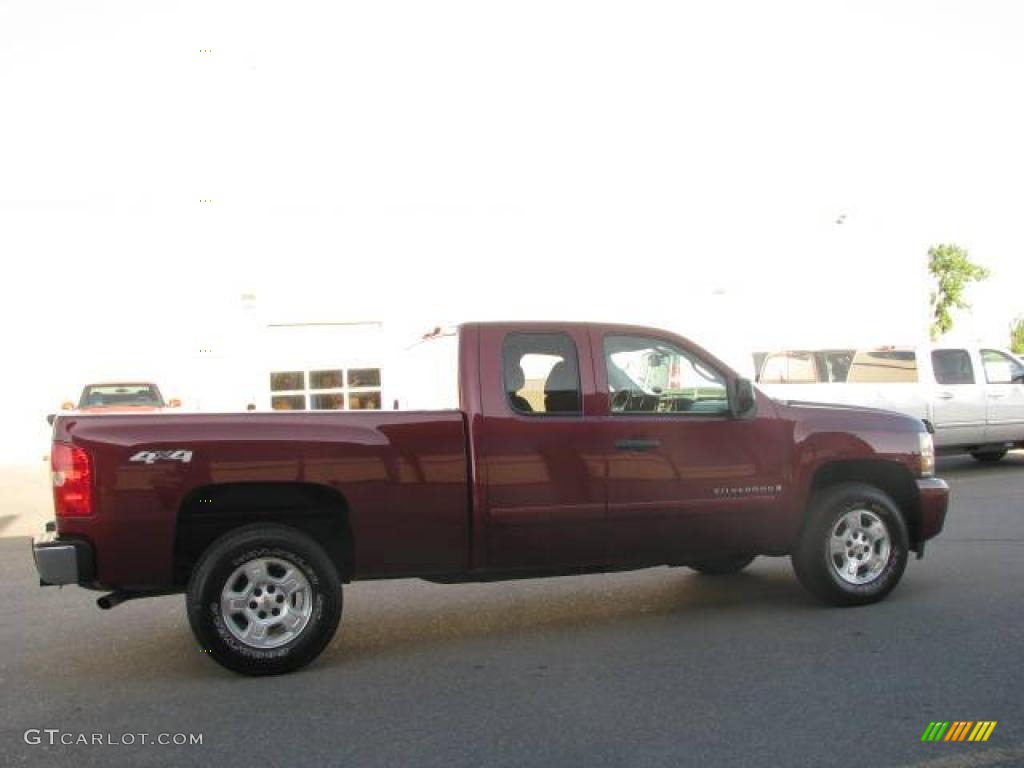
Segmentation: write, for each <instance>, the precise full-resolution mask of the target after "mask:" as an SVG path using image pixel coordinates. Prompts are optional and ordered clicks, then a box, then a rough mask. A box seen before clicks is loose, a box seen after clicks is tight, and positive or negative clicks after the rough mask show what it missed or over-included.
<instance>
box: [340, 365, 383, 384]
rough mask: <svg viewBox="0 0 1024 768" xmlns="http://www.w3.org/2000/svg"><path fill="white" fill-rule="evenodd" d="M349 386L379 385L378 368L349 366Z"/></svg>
mask: <svg viewBox="0 0 1024 768" xmlns="http://www.w3.org/2000/svg"><path fill="white" fill-rule="evenodd" d="M348 385H349V386H350V387H380V368H351V369H349V372H348Z"/></svg>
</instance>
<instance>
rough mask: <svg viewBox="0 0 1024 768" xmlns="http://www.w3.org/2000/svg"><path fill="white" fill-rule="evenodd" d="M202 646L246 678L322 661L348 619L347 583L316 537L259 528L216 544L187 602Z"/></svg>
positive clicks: (198, 570)
mask: <svg viewBox="0 0 1024 768" xmlns="http://www.w3.org/2000/svg"><path fill="white" fill-rule="evenodd" d="M186 601H187V602H186V606H187V610H188V618H189V623H190V624H191V625H192V631H193V633H194V634H195V637H196V640H198V641H199V644H200V646H201V647H202V649H203V650H204V651H206V652H208V653H209V654H210V655H211V656H212V657H213V658H214V660H215V661H217V662H218V663H219V664H221V665H222V666H224V667H227V668H228V669H230V670H233V671H235V672H240V673H242V674H245V675H276V674H280V673H283V672H291V671H293V670H295V669H298V668H299V667H302V666H305V665H306V664H308V663H309V662H311V661H312V660H313V659H315V658H316V657H317V656H318V655H319V654H320V652H321V651H322V650H323V649H324V648H325V647H326V645H327V644H328V643H329V642H330V641H331V638H332V637H333V636H334V633H335V631H336V629H337V627H338V621H339V620H340V618H341V582H340V579H339V578H338V572H337V569H336V568H335V567H334V563H333V562H331V559H330V558H329V557H328V556H327V554H326V553H325V552H324V551H323V549H322V548H321V547H320V545H319V544H317V543H316V541H314V540H313V539H312V538H310V537H309V536H307V535H306V534H305V533H303V532H301V531H297V530H295V529H294V528H288V527H286V526H283V525H266V524H257V525H249V526H245V527H243V528H239V529H238V530H236V531H232V532H230V533H227V534H225V535H224V536H222V537H221V538H220V539H218V540H217V541H215V542H214V543H213V544H211V545H210V547H209V549H207V550H206V552H205V553H204V554H203V556H202V558H201V559H200V560H199V563H198V565H197V566H196V568H195V571H193V574H192V578H191V579H190V581H189V585H188V592H187V597H186Z"/></svg>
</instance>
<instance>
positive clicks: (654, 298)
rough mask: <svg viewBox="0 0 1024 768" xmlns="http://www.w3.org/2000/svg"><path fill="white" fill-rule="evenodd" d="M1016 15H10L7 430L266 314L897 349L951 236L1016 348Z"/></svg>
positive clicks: (828, 6) (64, 7)
mask: <svg viewBox="0 0 1024 768" xmlns="http://www.w3.org/2000/svg"><path fill="white" fill-rule="evenodd" d="M1022 11H1024V5H1022V4H1020V3H1018V2H1012V1H1010V2H1003V3H995V2H978V1H977V0H970V1H967V0H964V1H963V2H891V1H884V2H863V1H858V2H849V3H841V2H826V1H825V0H813V1H811V2H802V3H795V2H771V3H766V2H760V1H750V2H716V3H681V2H665V3H654V2H635V3H609V2H585V3H567V2H558V1H557V0H543V2H518V3H504V4H495V3H480V2H472V1H471V2H464V3H456V2H444V1H443V0H442V1H439V2H431V3H423V2H405V3H402V2H374V3H351V2H323V3H286V4H282V3H280V2H274V3H268V2H253V1H252V0H246V2H211V1H209V0H206V1H205V2H179V1H178V0H175V2H163V3H149V2H147V3H139V2H129V1H124V2H106V3H100V2H74V3H71V2H46V3H39V2H31V0H16V1H14V2H10V1H8V2H3V3H2V4H0V108H2V110H3V112H2V120H0V147H2V149H0V254H2V257H3V262H4V267H5V270H4V272H5V275H6V279H5V280H4V281H3V283H2V284H0V322H2V323H3V328H4V341H5V346H6V348H7V351H8V365H7V366H5V368H6V370H7V375H6V376H4V377H3V380H2V382H0V396H2V402H3V403H4V405H3V406H2V408H0V419H6V420H7V421H8V422H9V423H10V424H12V425H13V424H14V422H15V421H17V424H18V425H23V424H27V423H29V421H31V422H32V423H35V421H36V420H38V419H40V418H41V414H42V413H44V412H45V410H46V409H47V408H52V405H51V404H50V403H51V401H53V400H59V399H61V398H62V397H65V396H67V395H69V394H72V393H74V392H75V391H77V389H78V388H79V387H80V386H81V383H82V381H81V378H82V376H85V375H86V374H85V373H84V371H86V370H88V371H90V373H89V375H90V376H91V375H93V374H92V373H91V372H92V371H94V370H96V369H98V368H104V369H106V368H109V369H110V370H114V369H117V370H118V371H120V370H124V369H127V368H131V367H132V366H135V367H136V369H137V368H138V367H139V366H140V365H141V363H140V362H139V361H140V360H141V359H145V358H146V357H150V358H154V359H160V360H163V361H167V360H174V359H177V358H178V357H183V356H187V355H189V354H192V353H193V350H195V349H196V348H198V347H202V346H217V345H218V343H224V340H225V339H227V338H229V337H230V333H231V331H230V326H231V323H233V322H236V316H237V314H238V305H239V301H238V297H239V294H241V293H242V292H245V291H251V292H254V293H255V294H256V295H257V296H258V297H259V302H260V305H261V308H262V309H264V310H266V311H270V312H271V313H272V314H274V315H275V316H287V317H288V318H290V319H298V320H308V319H323V318H330V319H334V320H350V319H367V318H370V319H384V320H388V321H397V322H402V323H408V324H409V325H424V326H425V325H432V324H434V323H435V322H436V321H439V320H440V321H444V320H455V319H464V318H491V317H497V316H505V317H510V318H527V317H529V318H536V317H544V316H546V317H573V318H594V319H606V318H607V319H618V320H626V321H634V322H652V323H653V322H656V323H660V324H663V325H667V326H669V327H672V328H673V329H674V330H677V331H680V332H682V333H684V334H688V335H692V336H694V337H695V338H697V339H699V340H703V341H705V342H706V343H707V345H708V346H709V347H711V348H713V349H714V348H715V347H716V344H722V345H726V346H736V345H749V346H750V347H755V348H756V347H764V346H782V345H786V344H789V343H818V340H819V339H820V340H821V342H822V343H826V342H827V340H835V341H841V342H843V343H851V342H853V343H856V342H857V341H859V340H861V339H863V340H864V341H868V340H869V339H870V340H871V341H877V340H881V339H883V338H884V339H893V340H899V341H905V340H908V339H912V338H916V337H917V336H919V335H920V334H921V333H922V332H923V328H924V300H925V293H926V289H925V286H924V264H925V251H926V249H927V247H928V245H929V244H932V243H937V242H943V241H953V242H957V243H961V244H963V245H965V246H966V247H968V248H969V249H970V253H971V256H972V258H974V259H975V260H976V261H978V262H981V263H984V264H986V265H988V266H989V267H990V268H991V269H992V270H993V275H992V278H991V280H990V281H989V282H988V283H987V284H986V285H985V286H983V287H981V288H979V289H978V290H976V291H974V292H973V293H972V296H971V298H972V299H973V302H974V306H975V311H974V313H973V315H972V316H971V317H968V318H963V319H961V321H960V328H961V329H962V332H963V333H966V334H968V335H970V336H972V337H977V336H981V337H984V338H986V339H988V340H989V341H990V342H992V343H1003V344H1005V336H1006V332H1005V331H1006V325H1007V323H1008V321H1009V319H1010V318H1011V317H1012V316H1013V315H1015V314H1018V313H1021V312H1024V299H1022V298H1021V296H1022V294H1021V291H1020V286H1021V285H1024V280H1022V278H1024V260H1022V259H1021V254H1022V253H1024V232H1022V228H1021V211H1022V210H1024V192H1022V181H1021V180H1022V179H1024V149H1022V147H1024V114H1022V109H1021V100H1020V99H1019V98H1018V94H1019V93H1020V77H1021V74H1022V73H1024V46H1021V44H1020V42H1021V40H1024V15H1022ZM204 49H211V50H212V52H211V53H201V52H200V51H201V50H204ZM201 199H204V200H205V199H211V200H212V201H213V202H211V203H200V202H199V201H200V200H201ZM843 214H845V217H846V218H845V221H844V223H843V224H841V225H840V224H836V223H835V222H836V219H837V218H838V217H839V216H840V215H843ZM716 292H717V295H715V293H716ZM723 292H724V293H723ZM811 336H813V341H812V340H810V338H809V337H811ZM798 339H802V340H803V342H800V341H798ZM118 375H120V374H118ZM15 402H16V403H17V407H14V408H11V407H10V405H9V404H10V403H15ZM14 428H15V429H17V428H20V427H17V426H15V427H14ZM6 433H7V432H5V434H6Z"/></svg>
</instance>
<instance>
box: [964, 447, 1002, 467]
mask: <svg viewBox="0 0 1024 768" xmlns="http://www.w3.org/2000/svg"><path fill="white" fill-rule="evenodd" d="M1006 453H1007V451H1005V450H1002V451H971V457H972V458H973V459H974V460H975V461H980V462H981V463H982V464H997V463H999V462H1000V461H1002V460H1003V457H1004V456H1005V455H1006Z"/></svg>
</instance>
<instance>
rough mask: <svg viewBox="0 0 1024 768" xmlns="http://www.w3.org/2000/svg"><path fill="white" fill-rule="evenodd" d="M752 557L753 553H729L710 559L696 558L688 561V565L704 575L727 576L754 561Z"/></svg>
mask: <svg viewBox="0 0 1024 768" xmlns="http://www.w3.org/2000/svg"><path fill="white" fill-rule="evenodd" d="M754 557H755V556H754V555H730V556H728V557H717V558H712V559H710V560H698V561H696V562H693V563H688V565H689V566H690V567H691V568H693V570H695V571H698V572H700V573H703V574H704V575H705V576H727V575H729V574H732V573H739V572H740V571H742V570H743V569H744V568H746V567H747V566H748V565H750V564H751V563H752V562H754Z"/></svg>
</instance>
